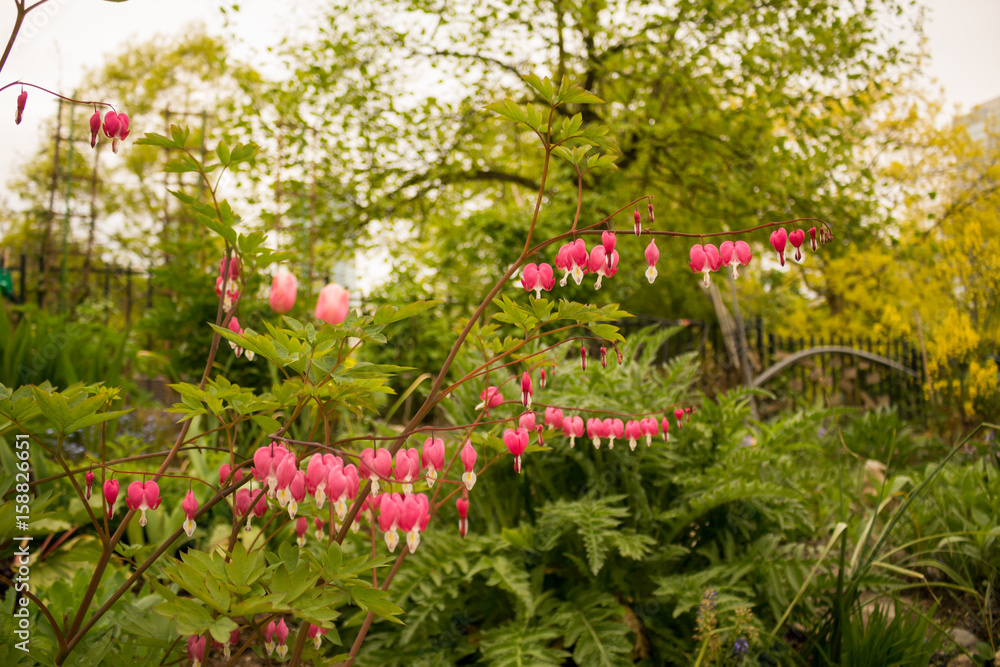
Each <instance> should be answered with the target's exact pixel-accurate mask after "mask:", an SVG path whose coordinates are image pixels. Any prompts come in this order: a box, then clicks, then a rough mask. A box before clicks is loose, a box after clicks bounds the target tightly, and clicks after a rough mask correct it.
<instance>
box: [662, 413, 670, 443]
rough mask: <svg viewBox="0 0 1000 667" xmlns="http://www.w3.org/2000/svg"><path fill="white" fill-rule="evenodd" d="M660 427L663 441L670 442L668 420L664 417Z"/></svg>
mask: <svg viewBox="0 0 1000 667" xmlns="http://www.w3.org/2000/svg"><path fill="white" fill-rule="evenodd" d="M660 428H661V429H663V442H670V420H669V419H667V418H666V417H664V418H663V421H661V422H660Z"/></svg>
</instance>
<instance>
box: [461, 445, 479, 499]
mask: <svg viewBox="0 0 1000 667" xmlns="http://www.w3.org/2000/svg"><path fill="white" fill-rule="evenodd" d="M461 457H462V465H463V466H464V467H465V472H464V473H462V483H463V484H465V488H466V490H468V491H472V487H473V486H475V485H476V473H475V472H474V471H473V467H474V466H475V465H476V458H477V457H478V455H477V454H476V448H475V447H473V446H472V441H471V440H466V441H465V446H464V447H463V448H462V454H461Z"/></svg>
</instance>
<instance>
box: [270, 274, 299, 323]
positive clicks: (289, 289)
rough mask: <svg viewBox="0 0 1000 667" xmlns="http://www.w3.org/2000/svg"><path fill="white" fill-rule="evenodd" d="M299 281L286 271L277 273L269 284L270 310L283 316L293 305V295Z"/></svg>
mask: <svg viewBox="0 0 1000 667" xmlns="http://www.w3.org/2000/svg"><path fill="white" fill-rule="evenodd" d="M298 288H299V281H298V280H297V279H296V278H295V275H294V274H291V273H289V272H288V271H279V272H278V274H277V275H275V276H274V280H273V281H272V282H271V309H272V310H273V311H274V312H276V313H278V314H279V315H284V314H285V313H287V312H288V311H290V310H291V309H292V306H294V305H295V294H296V292H297V291H298Z"/></svg>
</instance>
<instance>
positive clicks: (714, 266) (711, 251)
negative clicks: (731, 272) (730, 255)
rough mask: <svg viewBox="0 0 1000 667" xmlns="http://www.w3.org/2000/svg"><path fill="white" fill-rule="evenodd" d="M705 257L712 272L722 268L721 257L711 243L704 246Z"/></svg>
mask: <svg viewBox="0 0 1000 667" xmlns="http://www.w3.org/2000/svg"><path fill="white" fill-rule="evenodd" d="M705 257H706V258H707V260H708V267H709V268H710V269H711V270H712V271H718V270H719V269H721V268H722V257H721V256H720V255H719V249H718V248H716V247H715V246H714V245H712V244H711V243H706V244H705Z"/></svg>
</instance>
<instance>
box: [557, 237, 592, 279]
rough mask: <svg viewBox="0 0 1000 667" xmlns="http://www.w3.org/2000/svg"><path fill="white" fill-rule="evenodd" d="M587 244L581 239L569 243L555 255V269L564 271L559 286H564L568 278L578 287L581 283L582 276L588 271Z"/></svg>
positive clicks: (588, 255)
mask: <svg viewBox="0 0 1000 667" xmlns="http://www.w3.org/2000/svg"><path fill="white" fill-rule="evenodd" d="M589 257H590V254H589V253H588V252H587V244H586V242H584V240H583V239H577V240H575V241H571V242H569V243H567V244H566V245H564V246H563V247H561V248H560V249H559V253H558V254H557V255H556V268H557V269H559V270H560V271H565V273H564V274H563V277H562V279H561V280H560V281H559V285H561V286H562V287H565V286H566V281H567V280H568V279H569V277H570V276H572V277H573V281H574V282H575V283H576V284H577V285H579V284H580V283H581V282H582V281H583V274H585V273H586V272H587V270H588V259H589Z"/></svg>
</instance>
